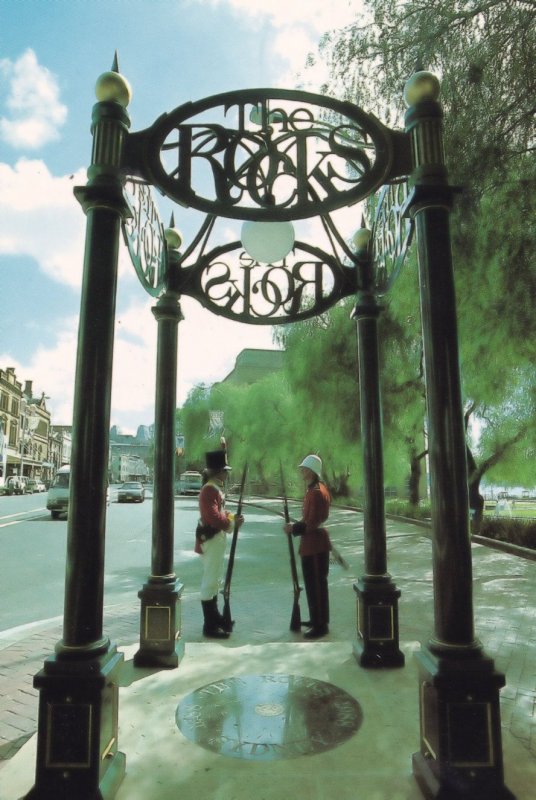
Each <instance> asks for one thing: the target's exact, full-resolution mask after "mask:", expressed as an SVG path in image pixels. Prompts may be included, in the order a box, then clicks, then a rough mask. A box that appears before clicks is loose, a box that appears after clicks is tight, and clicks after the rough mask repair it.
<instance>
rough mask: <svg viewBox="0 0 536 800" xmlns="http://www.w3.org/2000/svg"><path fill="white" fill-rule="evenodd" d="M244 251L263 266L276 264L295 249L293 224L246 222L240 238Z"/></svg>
mask: <svg viewBox="0 0 536 800" xmlns="http://www.w3.org/2000/svg"><path fill="white" fill-rule="evenodd" d="M240 239H241V242H242V246H243V247H244V250H245V251H246V252H247V253H248V255H250V256H251V258H253V259H254V260H255V261H259V262H260V263H261V264H275V263H276V262H277V261H281V260H282V259H283V258H286V256H288V254H289V253H290V251H291V250H292V248H293V247H294V226H293V225H292V223H291V222H251V221H248V222H244V224H243V225H242V233H241V236H240Z"/></svg>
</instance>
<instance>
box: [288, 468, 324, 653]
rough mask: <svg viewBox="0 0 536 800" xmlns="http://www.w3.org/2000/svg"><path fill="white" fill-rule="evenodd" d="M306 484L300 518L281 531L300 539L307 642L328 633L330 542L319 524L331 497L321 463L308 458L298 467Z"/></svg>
mask: <svg viewBox="0 0 536 800" xmlns="http://www.w3.org/2000/svg"><path fill="white" fill-rule="evenodd" d="M299 469H300V471H301V474H302V477H303V480H304V482H305V485H306V491H305V497H304V500H303V512H302V518H301V520H300V521H299V522H289V523H287V524H286V525H285V526H284V528H283V530H284V531H285V533H291V534H292V535H293V536H300V537H301V538H300V547H299V550H298V553H299V555H300V557H301V564H302V572H303V582H304V584H305V593H306V595H307V604H308V606H309V614H310V626H311V627H310V630H309V631H308V632H307V633H305V634H304V638H306V639H319V638H320V637H322V636H325V635H326V634H327V633H328V632H329V627H328V625H329V594H328V572H329V553H330V550H331V542H330V539H329V535H328V532H327V530H326V529H325V528H324V527H322V524H323V523H324V522H325V521H326V520H327V518H328V517H329V508H330V505H331V496H330V493H329V490H328V488H327V486H326V485H325V484H324V483H323V482H322V480H321V478H322V460H321V459H320V458H319V456H316V455H308V456H306V457H305V458H304V459H303V461H302V462H301V464H300V465H299Z"/></svg>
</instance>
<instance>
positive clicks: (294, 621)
mask: <svg viewBox="0 0 536 800" xmlns="http://www.w3.org/2000/svg"><path fill="white" fill-rule="evenodd" d="M290 630H291V631H294V633H296V632H298V631H301V613H300V604H299V602H298V600H295V601H294V605H293V607H292V616H291V618H290Z"/></svg>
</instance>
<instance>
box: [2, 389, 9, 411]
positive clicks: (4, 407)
mask: <svg viewBox="0 0 536 800" xmlns="http://www.w3.org/2000/svg"><path fill="white" fill-rule="evenodd" d="M0 408H1V409H2V411H9V395H7V394H6V393H5V392H0Z"/></svg>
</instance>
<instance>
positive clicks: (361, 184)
mask: <svg viewBox="0 0 536 800" xmlns="http://www.w3.org/2000/svg"><path fill="white" fill-rule="evenodd" d="M401 137H402V138H403V139H404V144H406V147H405V148H403V149H404V150H405V153H404V156H405V157H404V158H402V159H401V158H400V141H401ZM395 141H396V145H395ZM401 161H402V162H406V163H402V164H401V163H400V162H401ZM124 168H125V170H126V171H127V172H128V174H133V175H138V176H140V177H141V178H142V179H143V180H145V181H147V182H148V183H150V184H152V185H153V186H155V187H156V188H157V189H159V190H160V191H162V192H163V193H164V194H166V195H167V196H168V197H169V198H171V199H172V200H174V201H176V202H177V203H179V204H180V205H182V206H186V207H191V208H195V209H197V210H199V211H204V212H206V213H209V214H214V215H216V216H220V217H230V218H234V219H242V220H255V221H278V220H297V219H304V218H307V217H311V216H317V215H320V214H325V213H329V212H330V211H334V210H336V209H338V208H342V207H344V206H348V205H352V204H354V203H356V202H358V201H359V200H362V199H363V198H365V197H367V196H368V195H369V194H371V193H372V192H374V191H375V190H376V189H377V188H378V187H379V186H381V185H382V184H384V183H385V182H387V181H388V180H390V179H391V178H392V177H394V176H396V175H400V174H408V171H409V168H410V159H409V145H408V143H407V142H406V137H405V135H404V134H402V133H399V132H394V131H391V130H390V129H388V128H386V127H385V126H384V125H383V124H382V123H381V122H379V120H377V119H376V118H375V117H374V116H373V115H371V114H367V113H365V112H364V111H362V110H361V109H360V108H358V107H357V106H355V105H353V104H351V103H348V102H341V101H338V100H335V99H333V98H329V97H324V96H323V95H318V94H312V93H309V92H300V91H290V90H283V89H247V90H242V91H237V92H227V93H223V94H218V95H214V96H212V97H209V98H206V99H204V100H200V101H197V102H195V103H185V104H184V105H181V106H179V107H178V108H176V109H175V110H174V111H172V112H171V113H167V114H163V115H162V116H161V117H159V118H158V119H157V120H156V121H155V122H154V124H153V125H152V126H151V127H150V128H147V129H145V130H143V131H139V132H137V133H132V134H130V135H129V136H128V139H127V142H126V152H125V158H124ZM401 168H402V173H401V172H400V169H401Z"/></svg>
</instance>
